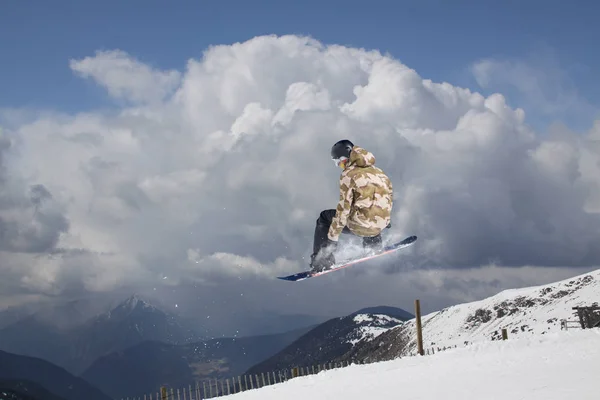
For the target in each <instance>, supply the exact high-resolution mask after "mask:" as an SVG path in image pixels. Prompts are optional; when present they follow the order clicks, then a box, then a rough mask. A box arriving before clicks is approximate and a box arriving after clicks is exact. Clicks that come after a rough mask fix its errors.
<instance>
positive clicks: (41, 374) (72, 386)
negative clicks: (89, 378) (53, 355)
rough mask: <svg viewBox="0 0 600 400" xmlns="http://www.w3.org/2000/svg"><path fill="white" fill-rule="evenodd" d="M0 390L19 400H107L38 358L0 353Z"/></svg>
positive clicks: (98, 392)
mask: <svg viewBox="0 0 600 400" xmlns="http://www.w3.org/2000/svg"><path fill="white" fill-rule="evenodd" d="M0 390H4V391H6V392H7V393H8V392H11V393H12V394H11V396H13V398H15V399H23V400H25V399H27V400H29V398H32V399H35V400H81V399H86V400H111V398H110V397H109V396H107V395H106V394H104V393H103V392H101V391H100V390H99V389H98V388H96V387H94V386H92V385H91V384H89V383H88V382H86V381H85V380H83V379H82V378H78V377H75V376H73V375H72V374H70V373H69V372H67V371H66V370H65V369H63V368H60V367H57V366H56V365H53V364H52V363H49V362H47V361H45V360H42V359H39V358H34V357H27V356H20V355H17V354H11V353H7V352H4V351H0ZM6 396H7V398H9V399H10V397H8V396H9V395H8V394H7V395H6Z"/></svg>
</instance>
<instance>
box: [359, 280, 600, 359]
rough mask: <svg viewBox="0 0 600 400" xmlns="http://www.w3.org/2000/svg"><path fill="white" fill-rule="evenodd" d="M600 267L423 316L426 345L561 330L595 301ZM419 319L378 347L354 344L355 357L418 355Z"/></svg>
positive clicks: (459, 343)
mask: <svg viewBox="0 0 600 400" xmlns="http://www.w3.org/2000/svg"><path fill="white" fill-rule="evenodd" d="M599 301H600V270H595V271H593V272H590V273H587V274H582V275H579V276H575V277H573V278H569V279H565V280H562V281H558V282H555V283H551V284H547V285H539V286H533V287H527V288H521V289H510V290H505V291H502V292H500V293H498V294H496V295H494V296H491V297H488V298H486V299H483V300H479V301H474V302H470V303H464V304H458V305H454V306H451V307H447V308H444V309H442V310H440V311H436V312H432V313H429V314H427V315H424V316H422V317H421V321H422V326H423V345H424V347H425V348H437V347H440V348H443V347H444V346H447V347H453V346H455V345H456V346H464V345H465V344H467V343H472V342H479V341H489V340H496V339H500V338H501V330H502V328H506V329H507V331H508V335H509V337H511V338H512V337H519V336H531V335H545V334H548V333H553V332H559V331H560V330H561V320H562V319H567V320H578V317H577V315H576V311H574V310H573V309H572V307H576V306H589V305H597V304H598V302H599ZM415 325H416V321H415V319H414V318H413V319H411V320H409V321H407V322H405V323H403V324H402V325H401V326H398V327H396V328H394V329H391V330H389V331H388V332H386V333H384V334H382V335H381V336H380V337H378V340H377V346H373V345H372V344H369V343H365V344H361V345H359V346H357V348H355V349H353V352H354V353H355V356H356V357H357V358H363V359H370V360H390V359H393V358H395V357H397V356H401V355H407V354H415V352H416V327H415Z"/></svg>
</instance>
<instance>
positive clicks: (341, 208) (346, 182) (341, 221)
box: [327, 174, 354, 242]
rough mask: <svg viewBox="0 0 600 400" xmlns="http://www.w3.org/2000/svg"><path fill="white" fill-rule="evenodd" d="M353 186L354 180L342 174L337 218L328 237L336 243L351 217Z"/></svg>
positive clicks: (336, 209) (332, 223)
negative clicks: (349, 216)
mask: <svg viewBox="0 0 600 400" xmlns="http://www.w3.org/2000/svg"><path fill="white" fill-rule="evenodd" d="M353 185H354V182H353V181H352V179H350V177H349V176H348V175H345V174H342V176H341V177H340V201H339V202H338V204H337V206H336V208H335V211H336V212H335V217H333V220H332V222H331V226H330V227H329V232H328V234H327V237H328V238H329V239H330V240H333V241H335V242H337V240H338V238H339V236H340V234H341V233H342V230H343V229H344V226H346V223H347V222H348V215H350V209H351V208H352V200H353V193H352V192H353V190H352V189H353Z"/></svg>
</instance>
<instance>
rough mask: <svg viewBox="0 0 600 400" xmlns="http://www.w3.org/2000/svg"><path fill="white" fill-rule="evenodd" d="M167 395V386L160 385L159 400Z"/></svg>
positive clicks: (164, 399) (163, 399)
mask: <svg viewBox="0 0 600 400" xmlns="http://www.w3.org/2000/svg"><path fill="white" fill-rule="evenodd" d="M167 397H168V395H167V388H166V387H164V386H161V387H160V399H161V400H167Z"/></svg>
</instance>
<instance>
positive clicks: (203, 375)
mask: <svg viewBox="0 0 600 400" xmlns="http://www.w3.org/2000/svg"><path fill="white" fill-rule="evenodd" d="M309 329H310V328H303V329H298V330H294V331H290V332H286V333H280V334H273V335H261V336H251V337H240V338H220V339H212V340H207V341H202V342H198V343H193V344H188V345H179V346H175V345H169V344H165V343H160V342H149V341H148V342H143V343H141V344H138V345H136V346H132V347H130V348H127V349H125V350H123V351H118V352H113V353H111V354H108V355H106V356H104V357H101V358H99V359H98V360H97V361H96V362H94V363H93V364H92V365H91V366H90V368H88V369H87V370H86V371H85V372H84V373H83V374H82V377H83V378H84V379H86V380H87V381H88V382H91V383H92V384H94V385H96V386H98V387H99V388H101V389H102V390H104V391H105V392H106V393H108V394H110V395H111V396H112V397H114V398H121V397H123V398H124V397H128V396H129V397H133V396H140V394H143V393H147V392H152V391H156V390H157V388H158V386H159V385H160V382H168V383H169V385H170V386H173V387H187V385H189V384H192V383H193V382H195V381H201V380H203V379H207V378H211V379H216V378H230V377H232V376H236V375H239V374H242V373H243V372H244V371H245V370H246V369H247V368H249V367H250V366H252V365H254V364H256V363H257V362H260V361H262V360H264V359H265V358H267V357H269V356H271V355H272V354H275V353H277V352H278V351H280V350H281V349H283V348H285V347H286V346H288V345H289V344H290V343H292V342H293V341H294V340H296V339H297V338H298V337H300V336H302V335H303V334H304V333H306V332H307V331H308V330H309Z"/></svg>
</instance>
